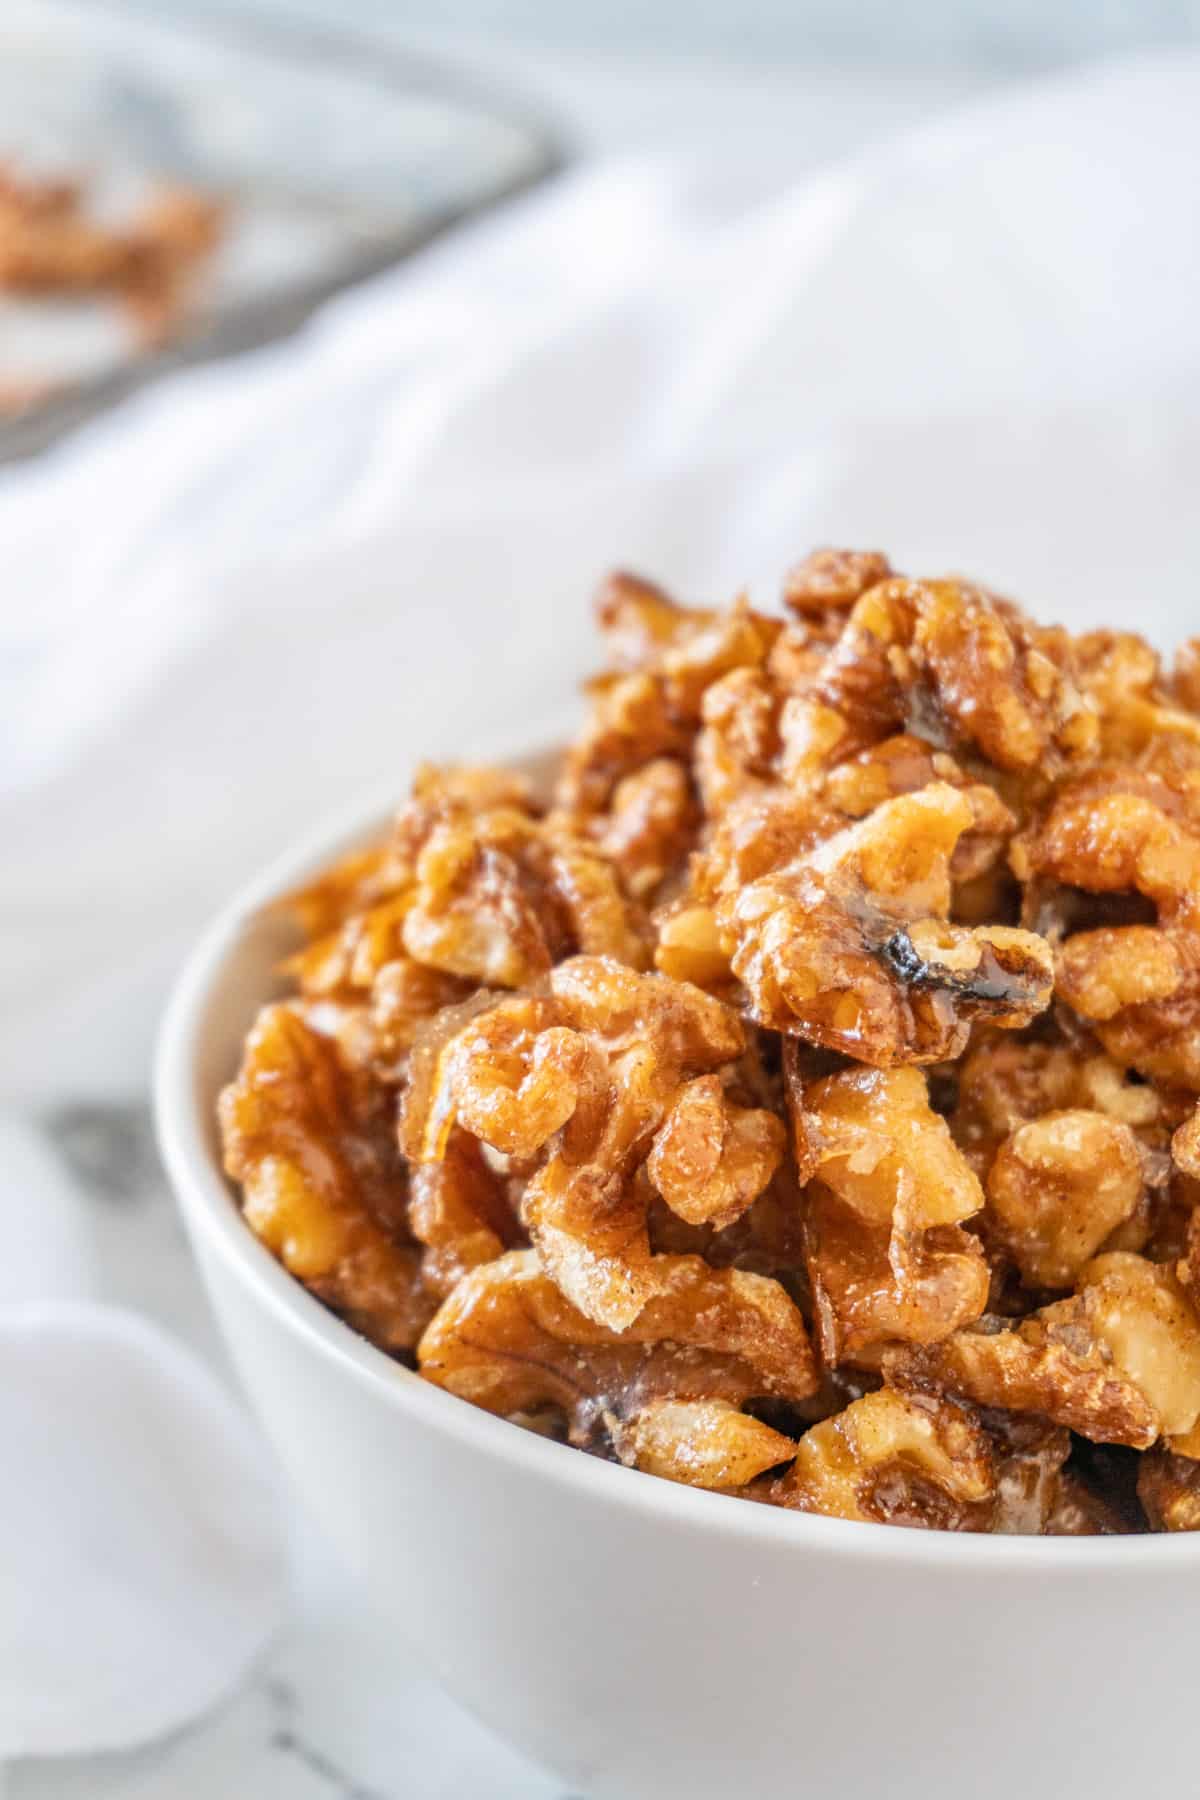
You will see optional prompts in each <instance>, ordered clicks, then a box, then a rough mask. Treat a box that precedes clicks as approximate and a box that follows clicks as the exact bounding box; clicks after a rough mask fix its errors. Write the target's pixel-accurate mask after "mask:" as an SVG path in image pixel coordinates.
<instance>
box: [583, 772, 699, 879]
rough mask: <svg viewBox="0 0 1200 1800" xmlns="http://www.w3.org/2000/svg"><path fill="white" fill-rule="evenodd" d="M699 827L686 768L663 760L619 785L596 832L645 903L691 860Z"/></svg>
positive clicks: (598, 840)
mask: <svg viewBox="0 0 1200 1800" xmlns="http://www.w3.org/2000/svg"><path fill="white" fill-rule="evenodd" d="M698 826H699V813H698V810H697V807H696V803H695V801H694V799H693V798H692V788H691V782H690V780H689V778H688V772H687V770H686V768H685V767H684V765H683V764H682V763H681V762H677V761H675V760H674V759H673V758H671V757H665V756H660V757H656V758H655V759H654V760H653V761H652V762H648V763H647V764H646V765H645V767H644V768H641V769H635V770H634V771H633V773H632V774H629V775H626V776H624V777H623V779H622V780H620V781H618V783H617V785H616V787H615V788H614V790H613V795H612V802H611V805H610V806H609V809H608V811H607V812H606V813H604V814H601V815H600V817H599V819H597V820H596V821H595V822H594V824H593V827H592V829H593V831H594V834H595V837H596V841H597V843H598V844H599V845H600V848H601V850H602V851H603V852H604V855H605V856H606V857H607V858H608V859H609V861H610V862H611V863H612V864H613V865H614V867H615V868H617V869H618V870H619V871H620V873H621V876H622V878H623V879H624V882H625V885H626V887H627V888H628V890H629V892H630V893H631V894H633V895H635V896H637V897H638V898H639V899H642V898H646V897H648V896H650V895H652V894H653V893H654V892H655V891H656V889H658V888H660V887H661V886H662V884H663V882H664V881H665V880H666V878H667V876H668V875H669V874H670V873H671V872H672V870H673V869H674V868H675V867H676V866H677V865H678V864H679V863H680V862H681V861H682V860H683V858H684V857H685V856H686V855H687V853H688V851H689V850H690V849H691V848H692V846H693V844H694V842H695V838H696V831H697V828H698Z"/></svg>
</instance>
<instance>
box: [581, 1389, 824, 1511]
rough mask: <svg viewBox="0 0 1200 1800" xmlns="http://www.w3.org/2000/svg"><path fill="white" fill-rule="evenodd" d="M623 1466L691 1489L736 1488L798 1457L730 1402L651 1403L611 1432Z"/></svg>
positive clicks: (793, 1448) (779, 1437)
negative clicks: (628, 1465) (629, 1465)
mask: <svg viewBox="0 0 1200 1800" xmlns="http://www.w3.org/2000/svg"><path fill="white" fill-rule="evenodd" d="M613 1443H614V1445H615V1447H616V1450H617V1454H618V1456H619V1457H620V1459H621V1461H622V1462H624V1463H629V1464H631V1465H632V1466H633V1467H634V1468H637V1469H643V1470H645V1472H646V1473H647V1474H649V1475H662V1476H665V1477H666V1479H667V1480H668V1481H682V1482H685V1483H686V1484H687V1485H688V1486H689V1487H701V1488H718V1489H720V1488H740V1487H745V1486H747V1485H748V1483H749V1482H751V1481H753V1480H754V1479H755V1477H756V1476H758V1475H762V1474H764V1473H765V1471H766V1470H768V1469H773V1468H775V1467H777V1466H778V1464H780V1463H785V1462H790V1461H791V1459H792V1457H793V1456H794V1455H795V1454H796V1446H795V1444H794V1443H793V1442H792V1440H791V1438H787V1437H784V1436H783V1434H782V1432H779V1431H774V1430H772V1428H771V1426H769V1425H764V1424H763V1423H762V1422H761V1420H759V1419H756V1418H753V1417H752V1416H751V1415H750V1414H749V1413H744V1412H741V1411H739V1409H738V1408H737V1407H736V1406H733V1405H731V1403H730V1402H729V1401H728V1400H652V1401H650V1402H649V1403H648V1404H647V1405H646V1406H644V1407H642V1409H641V1410H640V1412H638V1413H636V1414H635V1415H634V1417H633V1418H632V1419H631V1420H630V1422H629V1423H628V1424H627V1425H622V1426H620V1427H618V1428H617V1429H616V1430H614V1432H613Z"/></svg>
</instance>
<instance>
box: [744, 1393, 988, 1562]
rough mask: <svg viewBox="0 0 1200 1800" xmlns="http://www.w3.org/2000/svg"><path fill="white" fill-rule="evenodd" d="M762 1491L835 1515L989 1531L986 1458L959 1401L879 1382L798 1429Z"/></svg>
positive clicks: (981, 1437) (984, 1444)
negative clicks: (792, 1449) (784, 1466)
mask: <svg viewBox="0 0 1200 1800" xmlns="http://www.w3.org/2000/svg"><path fill="white" fill-rule="evenodd" d="M771 1498H772V1499H774V1500H775V1501H776V1502H777V1504H779V1505H781V1506H792V1507H795V1508H797V1510H799V1511H801V1512H814V1513H824V1514H826V1515H827V1516H829V1517H831V1518H836V1519H861V1520H867V1521H873V1522H875V1523H877V1524H882V1525H909V1526H915V1527H918V1528H921V1529H924V1530H940V1531H989V1530H990V1529H991V1526H992V1518H993V1512H994V1508H995V1502H996V1469H995V1461H994V1458H993V1456H992V1451H991V1447H990V1445H989V1443H988V1439H987V1436H986V1434H985V1433H984V1432H983V1430H982V1429H981V1428H980V1426H979V1425H978V1424H977V1423H976V1422H975V1421H974V1420H973V1419H972V1418H971V1416H970V1415H969V1414H968V1413H967V1412H966V1411H965V1410H964V1409H963V1408H962V1407H961V1406H958V1405H956V1404H955V1403H954V1402H953V1401H948V1400H934V1399H930V1398H929V1397H927V1396H925V1395H918V1394H901V1393H896V1392H894V1391H893V1390H892V1389H890V1388H886V1387H883V1388H880V1389H879V1390H878V1391H877V1392H876V1393H873V1394H865V1395H864V1396H863V1398H862V1399H861V1400H855V1401H854V1402H853V1403H852V1404H851V1405H850V1406H848V1407H847V1408H846V1409H845V1411H844V1412H840V1413H836V1414H835V1415H834V1416H833V1418H831V1419H826V1420H824V1421H823V1422H822V1423H821V1424H819V1425H814V1426H813V1427H812V1428H811V1430H809V1431H806V1432H805V1434H804V1436H803V1437H802V1438H801V1439H800V1443H799V1445H798V1447H797V1450H796V1459H795V1461H794V1462H793V1464H792V1466H791V1468H790V1469H789V1470H788V1471H787V1473H786V1474H784V1475H782V1476H780V1477H779V1479H778V1481H777V1482H776V1483H775V1484H774V1486H773V1488H772V1490H771Z"/></svg>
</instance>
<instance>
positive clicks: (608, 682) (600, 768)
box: [555, 670, 693, 819]
mask: <svg viewBox="0 0 1200 1800" xmlns="http://www.w3.org/2000/svg"><path fill="white" fill-rule="evenodd" d="M692 735H693V727H692V726H691V725H690V724H688V723H687V722H685V721H682V720H680V719H678V718H676V717H675V715H674V714H673V713H672V711H671V709H670V706H669V704H668V701H667V696H666V693H665V691H664V688H663V684H662V682H661V681H659V680H657V679H656V678H655V676H654V675H652V674H650V673H649V672H648V671H646V670H641V671H639V672H637V673H635V674H631V675H618V676H615V677H609V678H606V679H603V680H601V681H599V682H596V683H594V684H593V686H592V714H591V718H590V719H589V721H588V723H587V725H586V727H585V728H584V730H583V732H582V733H581V734H580V736H579V737H577V738H576V739H575V741H574V743H573V744H571V746H570V747H569V749H568V750H567V753H566V755H565V757H564V758H563V764H562V770H561V772H560V774H559V778H558V783H557V786H556V788H555V802H556V804H557V805H558V806H559V807H560V808H561V809H562V810H563V811H564V812H565V813H566V814H567V815H568V816H569V817H572V818H575V817H579V818H584V819H586V818H587V817H588V816H589V815H591V814H593V813H599V812H603V811H604V809H605V807H606V806H607V805H608V803H609V801H610V799H611V797H612V793H613V790H614V789H615V787H616V786H617V783H618V782H619V781H621V780H622V779H623V778H624V777H625V776H626V775H631V774H633V773H635V772H636V771H637V770H638V769H640V768H642V767H643V766H644V765H645V764H646V763H647V762H649V761H650V760H651V759H653V758H654V757H661V756H671V757H681V756H686V755H687V753H688V751H689V749H690V747H691V740H692Z"/></svg>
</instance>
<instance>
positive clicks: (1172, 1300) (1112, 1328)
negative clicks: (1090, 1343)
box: [1079, 1251, 1200, 1437]
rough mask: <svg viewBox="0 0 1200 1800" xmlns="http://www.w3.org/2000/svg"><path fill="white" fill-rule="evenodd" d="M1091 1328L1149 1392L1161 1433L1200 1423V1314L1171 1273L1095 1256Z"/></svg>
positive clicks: (1085, 1279)
mask: <svg viewBox="0 0 1200 1800" xmlns="http://www.w3.org/2000/svg"><path fill="white" fill-rule="evenodd" d="M1079 1292H1080V1298H1081V1300H1082V1302H1083V1305H1084V1307H1085V1310H1086V1315H1087V1320H1088V1324H1089V1326H1090V1327H1091V1329H1092V1331H1093V1332H1094V1333H1095V1334H1096V1336H1097V1338H1098V1339H1099V1340H1100V1341H1101V1342H1102V1343H1103V1344H1104V1345H1105V1346H1106V1347H1107V1349H1108V1351H1109V1353H1110V1354H1111V1356H1112V1360H1113V1363H1114V1364H1115V1365H1116V1367H1117V1368H1119V1369H1120V1370H1121V1371H1122V1373H1123V1374H1124V1375H1125V1376H1126V1377H1127V1378H1128V1379H1129V1380H1130V1381H1132V1382H1134V1383H1135V1384H1136V1386H1137V1387H1138V1388H1139V1389H1140V1390H1141V1392H1142V1393H1143V1394H1145V1396H1146V1398H1147V1400H1148V1401H1149V1402H1150V1404H1151V1406H1152V1407H1153V1408H1154V1410H1155V1412H1156V1413H1157V1415H1158V1420H1159V1425H1160V1428H1161V1430H1162V1433H1163V1435H1164V1436H1168V1437H1173V1436H1178V1435H1182V1434H1185V1433H1187V1432H1190V1431H1191V1430H1192V1429H1193V1427H1194V1426H1195V1425H1196V1423H1197V1420H1200V1315H1197V1312H1196V1310H1195V1308H1194V1307H1193V1305H1192V1304H1191V1301H1190V1300H1189V1299H1188V1296H1187V1295H1186V1293H1185V1292H1184V1291H1183V1289H1182V1287H1181V1286H1180V1283H1179V1281H1178V1280H1177V1278H1176V1276H1175V1274H1174V1272H1173V1271H1172V1270H1171V1269H1169V1268H1167V1267H1166V1266H1165V1265H1163V1264H1161V1263H1152V1262H1149V1261H1147V1259H1146V1258H1145V1257H1142V1256H1134V1255H1132V1254H1130V1253H1129V1252H1127V1251H1111V1252H1109V1254H1108V1255H1106V1256H1098V1257H1096V1258H1095V1259H1094V1260H1093V1261H1092V1262H1090V1263H1089V1264H1088V1265H1087V1267H1086V1268H1085V1269H1084V1270H1083V1273H1082V1275H1081V1277H1080V1289H1079Z"/></svg>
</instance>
